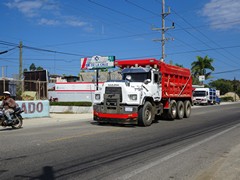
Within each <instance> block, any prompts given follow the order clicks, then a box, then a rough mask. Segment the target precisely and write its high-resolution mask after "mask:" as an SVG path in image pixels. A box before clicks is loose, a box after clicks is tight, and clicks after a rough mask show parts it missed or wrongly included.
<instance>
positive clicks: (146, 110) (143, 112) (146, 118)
mask: <svg viewBox="0 0 240 180" xmlns="http://www.w3.org/2000/svg"><path fill="white" fill-rule="evenodd" d="M153 117H154V116H153V107H152V104H151V103H150V102H148V101H147V102H146V103H145V104H144V106H143V107H141V108H140V109H139V112H138V123H139V125H140V126H150V125H151V124H152V121H153Z"/></svg>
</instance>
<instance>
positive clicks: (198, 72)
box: [191, 56, 214, 79]
mask: <svg viewBox="0 0 240 180" xmlns="http://www.w3.org/2000/svg"><path fill="white" fill-rule="evenodd" d="M212 62H213V59H212V58H209V57H208V56H205V57H204V58H203V57H200V56H197V61H194V62H192V64H191V65H192V68H191V70H192V73H193V77H194V78H196V79H198V77H199V76H205V79H209V78H211V77H210V75H211V72H207V70H211V71H214V67H213V66H212Z"/></svg>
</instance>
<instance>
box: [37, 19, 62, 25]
mask: <svg viewBox="0 0 240 180" xmlns="http://www.w3.org/2000/svg"><path fill="white" fill-rule="evenodd" d="M38 24H40V25H48V26H56V25H59V24H60V23H59V21H57V20H53V19H46V18H41V19H40V20H39V22H38Z"/></svg>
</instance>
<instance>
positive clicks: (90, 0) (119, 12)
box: [88, 0, 151, 25]
mask: <svg viewBox="0 0 240 180" xmlns="http://www.w3.org/2000/svg"><path fill="white" fill-rule="evenodd" d="M88 1H89V2H90V3H93V4H95V5H97V6H100V7H102V8H105V9H108V10H110V11H112V12H114V13H117V14H121V15H122V16H126V17H129V18H131V19H135V20H137V21H141V22H143V23H145V24H150V23H148V22H147V21H144V20H142V19H139V18H137V17H134V16H131V15H128V14H126V13H123V12H121V11H118V10H116V9H112V8H110V7H107V6H104V5H102V4H99V3H97V2H94V1H92V0H88ZM150 25H151V24H150Z"/></svg>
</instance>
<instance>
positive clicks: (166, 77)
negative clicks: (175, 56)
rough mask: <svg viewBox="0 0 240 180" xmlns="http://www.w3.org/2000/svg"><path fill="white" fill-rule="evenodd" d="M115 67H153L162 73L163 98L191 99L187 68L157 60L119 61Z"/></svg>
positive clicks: (190, 85) (190, 84)
mask: <svg viewBox="0 0 240 180" xmlns="http://www.w3.org/2000/svg"><path fill="white" fill-rule="evenodd" d="M115 65H116V66H118V67H121V68H126V67H131V66H134V67H136V66H142V67H145V66H151V67H154V68H158V69H159V71H160V72H161V73H162V81H161V83H162V98H191V97H192V78H191V72H190V70H189V69H187V68H182V67H179V66H174V65H170V64H166V63H164V62H161V61H159V60H157V59H155V58H147V59H137V60H132V59H131V60H117V61H116V62H115Z"/></svg>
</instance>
